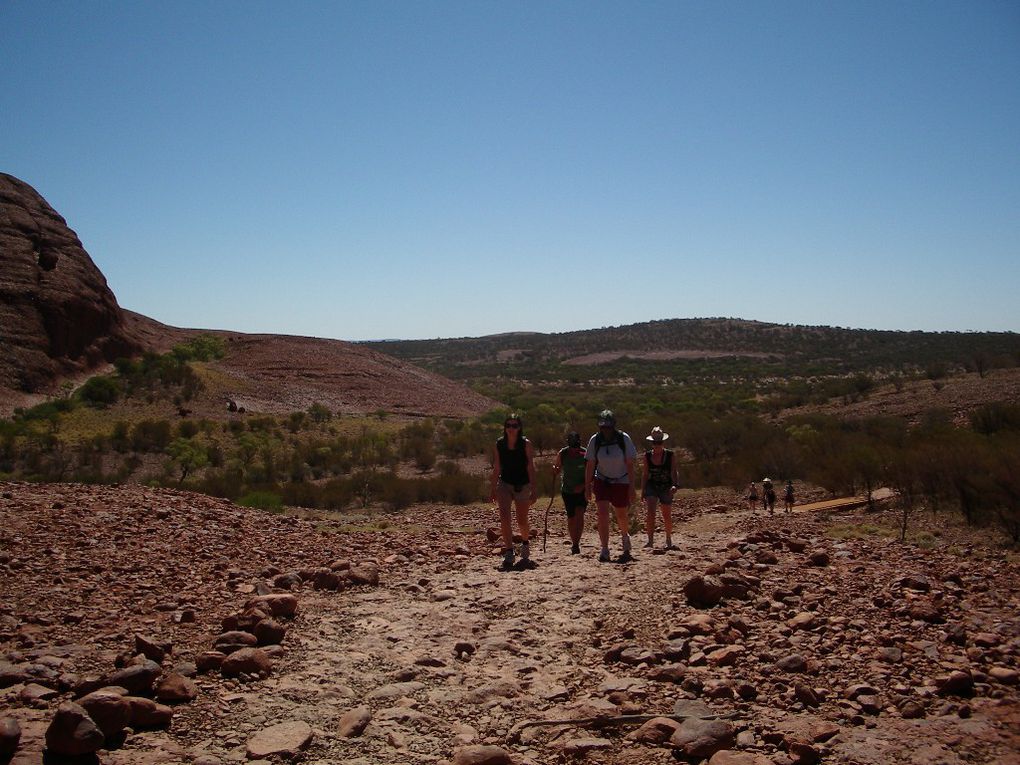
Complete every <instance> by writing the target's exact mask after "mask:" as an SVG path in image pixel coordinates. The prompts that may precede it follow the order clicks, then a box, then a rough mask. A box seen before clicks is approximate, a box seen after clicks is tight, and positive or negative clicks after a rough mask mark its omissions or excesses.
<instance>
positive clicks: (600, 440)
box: [595, 430, 627, 468]
mask: <svg viewBox="0 0 1020 765" xmlns="http://www.w3.org/2000/svg"><path fill="white" fill-rule="evenodd" d="M605 445H606V439H605V438H604V437H603V436H602V431H601V430H600V431H599V432H598V433H596V434H595V467H596V468H597V467H598V466H599V449H601V448H602V447H603V446H605ZM616 445H617V446H619V447H620V452H622V453H623V456H624V458H626V457H627V442H626V441H624V440H623V431H622V430H618V431H616Z"/></svg>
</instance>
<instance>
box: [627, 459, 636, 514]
mask: <svg viewBox="0 0 1020 765" xmlns="http://www.w3.org/2000/svg"><path fill="white" fill-rule="evenodd" d="M627 481H628V482H629V483H628V484H627V485H628V486H629V487H630V501H631V503H633V502H634V500H635V498H637V487H635V486H634V458H633V457H628V458H627Z"/></svg>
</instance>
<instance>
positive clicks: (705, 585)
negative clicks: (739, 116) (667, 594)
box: [684, 575, 723, 608]
mask: <svg viewBox="0 0 1020 765" xmlns="http://www.w3.org/2000/svg"><path fill="white" fill-rule="evenodd" d="M684 595H686V596H687V602H688V603H690V604H691V605H692V606H695V607H697V608H708V607H711V606H715V605H718V603H719V601H721V600H722V597H723V586H722V582H720V581H719V580H718V579H716V578H715V577H714V576H701V575H698V576H694V577H692V578H690V579H688V580H687V583H686V584H685V585H684Z"/></svg>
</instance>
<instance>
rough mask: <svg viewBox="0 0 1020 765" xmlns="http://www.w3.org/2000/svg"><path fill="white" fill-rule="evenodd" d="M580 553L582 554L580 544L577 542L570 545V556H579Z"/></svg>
mask: <svg viewBox="0 0 1020 765" xmlns="http://www.w3.org/2000/svg"><path fill="white" fill-rule="evenodd" d="M580 552H581V545H580V544H578V543H577V542H574V544H572V545H570V554H571V555H578V554H579V553H580Z"/></svg>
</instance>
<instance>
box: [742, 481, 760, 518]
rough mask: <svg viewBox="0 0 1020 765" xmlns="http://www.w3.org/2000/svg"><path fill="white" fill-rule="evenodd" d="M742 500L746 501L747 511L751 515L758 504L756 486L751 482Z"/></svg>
mask: <svg viewBox="0 0 1020 765" xmlns="http://www.w3.org/2000/svg"><path fill="white" fill-rule="evenodd" d="M744 499H746V500H747V509H748V510H750V511H751V512H752V513H753V512H754V508H755V507H756V506H757V504H758V484H756V483H755V482H754V481H751V485H750V486H748V487H747V494H745V495H744Z"/></svg>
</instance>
